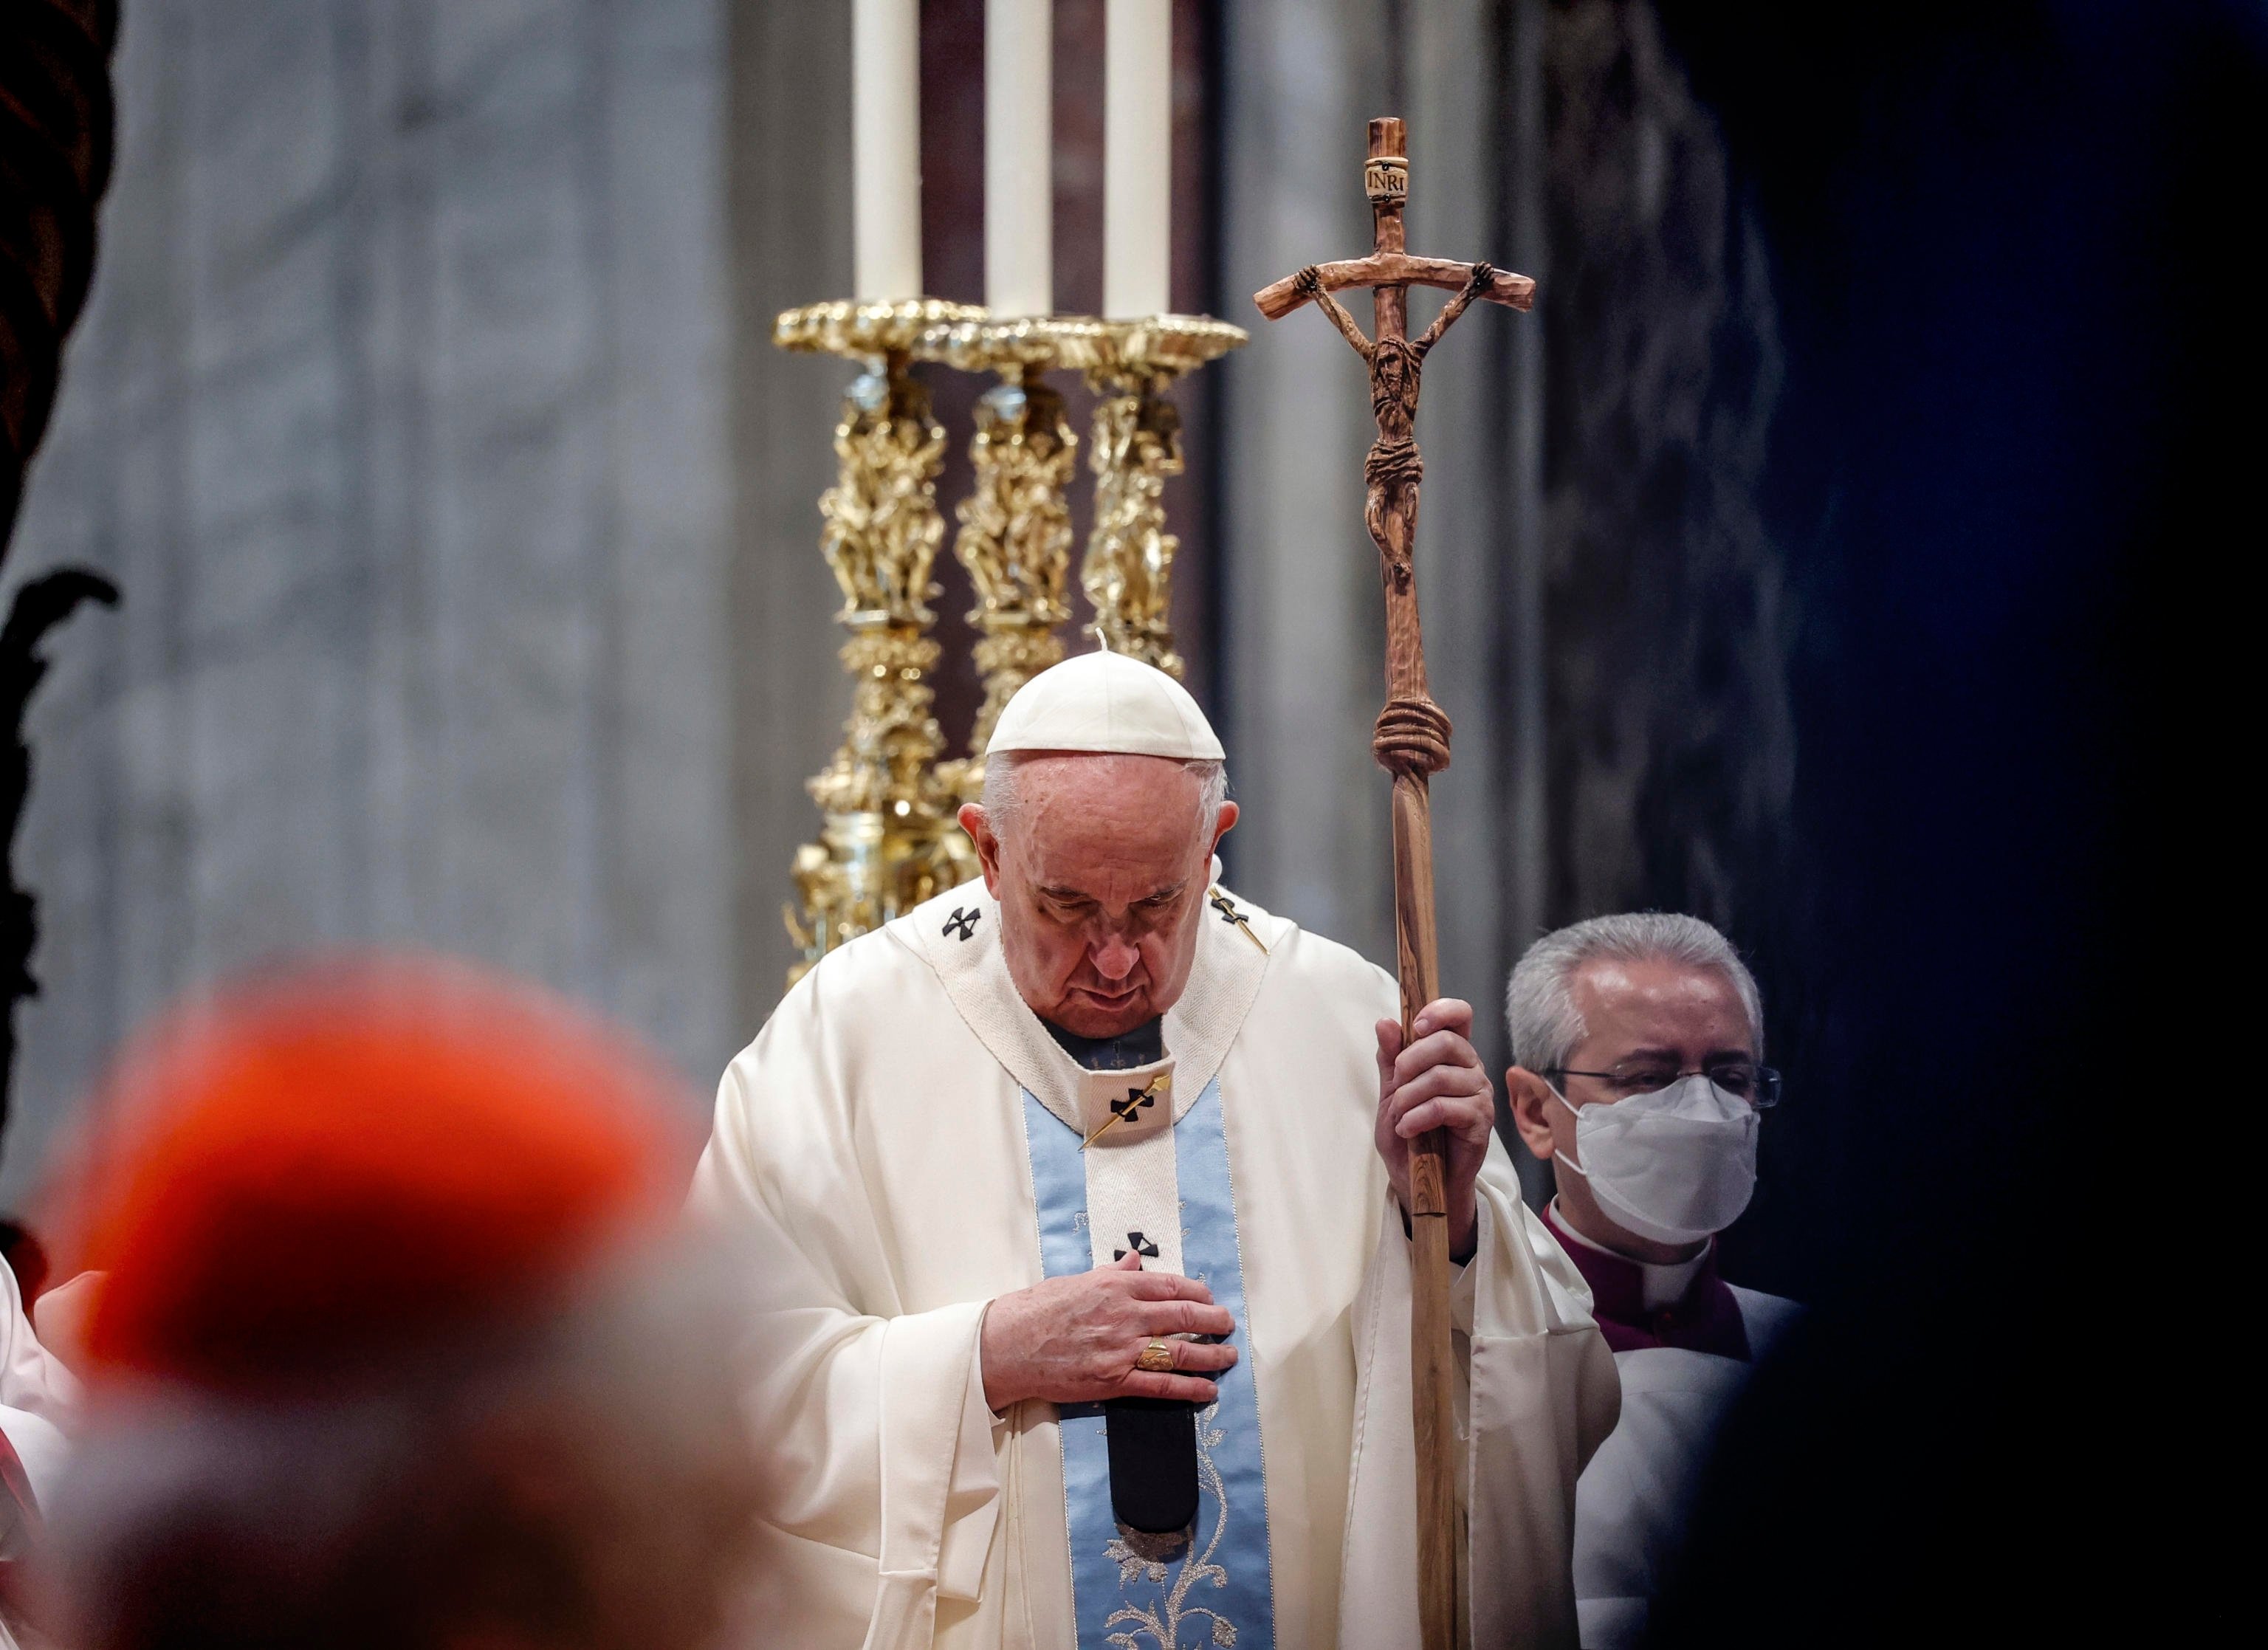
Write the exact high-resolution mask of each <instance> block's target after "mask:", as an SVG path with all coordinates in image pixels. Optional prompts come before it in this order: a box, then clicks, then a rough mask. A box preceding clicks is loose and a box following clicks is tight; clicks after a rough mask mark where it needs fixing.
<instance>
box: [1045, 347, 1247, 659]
mask: <svg viewBox="0 0 2268 1650" xmlns="http://www.w3.org/2000/svg"><path fill="white" fill-rule="evenodd" d="M1083 327H1084V331H1083V333H1082V335H1081V338H1080V343H1079V359H1078V362H1077V364H1078V365H1079V366H1080V367H1082V368H1083V369H1084V371H1085V372H1086V379H1087V383H1088V385H1089V386H1090V387H1092V388H1093V389H1094V392H1095V393H1096V394H1097V395H1099V396H1100V397H1101V400H1099V401H1097V402H1096V403H1095V409H1094V433H1093V438H1092V445H1091V446H1090V447H1089V450H1088V457H1087V463H1088V466H1089V468H1092V469H1093V471H1094V529H1093V530H1092V531H1091V532H1090V533H1089V534H1088V535H1087V541H1086V556H1085V558H1084V560H1083V561H1082V562H1081V564H1080V566H1079V585H1080V587H1081V588H1082V589H1083V590H1085V591H1086V599H1087V600H1088V601H1089V602H1090V603H1091V604H1093V606H1094V622H1093V623H1092V624H1090V625H1088V626H1087V627H1086V633H1087V634H1088V635H1089V636H1092V637H1094V639H1095V640H1096V642H1097V643H1098V644H1100V645H1101V646H1103V647H1107V648H1108V649H1109V650H1110V651H1111V652H1115V653H1125V654H1127V655H1129V656H1130V657H1131V658H1135V659H1141V660H1142V661H1143V662H1144V663H1145V664H1150V665H1154V666H1156V667H1158V668H1159V669H1160V670H1162V671H1164V672H1166V673H1167V674H1169V675H1171V676H1173V677H1175V679H1177V680H1178V679H1179V678H1180V676H1181V675H1182V670H1183V665H1182V656H1181V654H1180V653H1179V652H1176V651H1175V645H1174V626H1173V611H1172V609H1173V570H1174V556H1175V553H1176V552H1177V551H1178V550H1179V549H1181V541H1180V539H1179V538H1177V537H1176V536H1175V534H1171V533H1168V532H1167V530H1166V506H1165V490H1166V482H1167V481H1168V480H1169V479H1171V478H1172V477H1174V476H1175V475H1180V474H1181V473H1182V468H1183V461H1182V415H1181V410H1180V409H1179V408H1177V407H1175V405H1174V403H1173V401H1171V400H1170V399H1168V398H1167V389H1168V388H1169V387H1171V386H1172V384H1173V381H1174V380H1175V379H1177V378H1179V377H1180V376H1181V375H1182V373H1184V372H1191V371H1193V370H1195V369H1196V368H1197V367H1200V366H1203V365H1204V364H1205V363H1207V362H1209V361H1212V360H1216V359H1218V358H1219V357H1221V356H1224V355H1226V354H1227V353H1228V352H1229V351H1230V350H1233V349H1235V348H1237V347H1238V346H1239V345H1241V344H1242V343H1245V342H1246V340H1247V338H1248V336H1249V335H1248V334H1247V333H1246V332H1245V330H1244V329H1243V328H1241V327H1233V326H1231V325H1229V324H1228V323H1227V322H1226V321H1222V320H1212V319H1211V317H1210V316H1203V315H1152V316H1148V317H1145V318H1144V319H1141V320H1097V321H1089V322H1086V323H1083Z"/></svg>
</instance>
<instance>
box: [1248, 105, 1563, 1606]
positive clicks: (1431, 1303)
mask: <svg viewBox="0 0 2268 1650" xmlns="http://www.w3.org/2000/svg"><path fill="white" fill-rule="evenodd" d="M1363 191H1364V193H1365V194H1366V195H1368V196H1369V197H1370V210H1371V217H1372V220H1373V224H1374V225H1375V227H1376V231H1377V249H1376V250H1375V251H1373V253H1372V254H1370V256H1368V257H1367V258H1354V259H1350V260H1348V261H1345V262H1344V263H1323V264H1310V265H1308V266H1307V268H1306V269H1302V270H1300V272H1299V273H1298V274H1297V275H1293V276H1287V277H1285V279H1283V280H1281V281H1278V282H1277V283H1276V284H1274V285H1273V286H1270V287H1265V288H1263V289H1262V290H1261V291H1258V292H1256V293H1254V294H1253V301H1254V302H1255V303H1256V304H1257V305H1259V306H1260V313H1262V314H1263V315H1265V316H1267V317H1268V319H1269V320H1280V319H1281V318H1282V317H1284V316H1285V315H1288V314H1290V313H1292V311H1293V310H1295V309H1297V308H1299V307H1300V306H1301V305H1302V304H1309V303H1312V304H1314V305H1316V306H1319V307H1320V308H1321V309H1322V312H1323V313H1324V314H1326V315H1327V316H1329V318H1330V321H1331V324H1332V325H1333V326H1335V327H1337V328H1338V329H1339V331H1340V332H1341V333H1343V334H1344V335H1345V337H1346V341H1347V342H1348V343H1351V344H1352V345H1353V346H1354V348H1355V352H1356V353H1357V354H1359V356H1361V357H1362V358H1363V360H1364V362H1365V363H1366V365H1368V366H1369V368H1370V409H1371V412H1372V414H1373V416H1375V417H1376V418H1377V420H1378V438H1377V439H1376V440H1375V441H1373V442H1372V443H1371V445H1370V456H1369V457H1368V458H1366V460H1364V461H1363V467H1362V475H1363V480H1364V482H1366V484H1367V486H1368V489H1369V499H1368V502H1367V504H1366V506H1365V508H1364V517H1365V519H1366V522H1367V524H1368V526H1369V527H1370V537H1371V541H1372V542H1373V543H1374V544H1376V545H1377V546H1378V557H1379V571H1380V572H1381V574H1382V575H1383V577H1384V579H1385V583H1386V709H1385V710H1384V711H1381V712H1380V713H1379V718H1378V726H1377V727H1376V729H1375V731H1374V732H1373V733H1372V736H1371V746H1370V748H1371V754H1372V755H1374V756H1376V757H1377V759H1378V763H1379V766H1381V768H1384V769H1385V770H1387V772H1388V773H1389V774H1391V775H1393V776H1394V919H1395V937H1396V949H1397V953H1398V954H1397V958H1396V961H1397V962H1398V963H1399V972H1400V975H1401V980H1402V1035H1403V1040H1404V1042H1405V1043H1406V1042H1407V1041H1408V1039H1409V1036H1410V1026H1411V1022H1412V1021H1413V1020H1415V1019H1416V1018H1417V1015H1418V1010H1419V1009H1421V1008H1423V1007H1424V1006H1425V1005H1426V1004H1428V1003H1430V1002H1432V1000H1433V999H1434V998H1437V997H1439V996H1440V963H1439V960H1438V958H1437V957H1436V955H1435V951H1434V936H1433V816H1432V797H1431V792H1430V791H1429V789H1428V786H1429V784H1430V781H1431V779H1432V776H1433V775H1434V774H1436V773H1439V772H1440V770H1442V769H1444V768H1446V767H1447V766H1448V765H1449V718H1447V716H1446V715H1444V714H1443V713H1442V711H1441V707H1440V705H1438V704H1435V703H1433V699H1432V695H1431V694H1429V693H1428V692H1427V691H1426V689H1425V638H1424V637H1423V636H1422V635H1420V634H1419V632H1418V580H1417V573H1416V570H1415V568H1414V567H1413V566H1412V564H1411V562H1410V551H1411V549H1413V547H1414V546H1415V544H1416V542H1417V538H1418V480H1419V478H1420V477H1421V476H1422V475H1423V474H1424V471H1425V466H1424V464H1423V463H1422V462H1421V461H1420V460H1419V459H1418V439H1417V424H1418V376H1419V373H1420V372H1422V370H1423V369H1424V367H1425V357H1426V355H1427V353H1428V352H1429V351H1431V350H1432V348H1433V346H1434V345H1435V344H1437V343H1440V341H1441V335H1442V334H1444V333H1446V332H1447V331H1448V329H1449V328H1451V327H1453V326H1454V325H1455V324H1456V320H1457V317H1458V316H1460V315H1462V314H1463V313H1465V310H1466V307H1467V306H1469V305H1470V304H1471V303H1472V301H1473V300H1474V299H1475V298H1486V299H1488V300H1489V301H1490V302H1491V303H1494V304H1505V305H1508V306H1511V307H1512V308H1513V309H1526V308H1528V306H1530V305H1532V304H1533V303H1534V302H1535V282H1533V281H1531V280H1529V279H1528V277H1527V276H1524V275H1513V274H1509V273H1507V272H1506V271H1504V270H1500V269H1492V268H1491V267H1490V266H1489V265H1488V264H1485V263H1454V262H1452V261H1449V260H1448V259H1446V258H1416V257H1412V256H1410V254H1409V253H1407V252H1405V251H1404V250H1403V228H1402V208H1403V203H1404V202H1406V201H1407V200H1408V199H1409V196H1410V162H1409V158H1408V151H1407V149H1406V148H1405V147H1404V144H1403V126H1402V122H1401V121H1400V120H1398V119H1395V118H1391V117H1389V118H1387V119H1384V120H1376V121H1373V122H1371V123H1370V156H1369V159H1368V161H1367V163H1366V165H1365V166H1364V168H1363ZM1413 285H1420V286H1438V287H1445V288H1447V289H1448V290H1449V291H1451V293H1452V294H1453V296H1452V297H1451V298H1450V299H1449V301H1448V302H1447V304H1446V305H1444V306H1442V309H1441V313H1440V314H1439V315H1436V316H1435V317H1434V318H1433V324H1432V326H1430V327H1428V328H1425V331H1424V332H1423V333H1422V334H1420V335H1418V337H1417V338H1416V339H1415V340H1412V339H1410V337H1409V336H1408V322H1409V299H1410V287H1411V286H1413ZM1351 286H1366V287H1369V288H1370V289H1371V295H1372V299H1373V303H1374V305H1375V306H1376V310H1375V313H1376V317H1377V328H1378V336H1377V337H1376V338H1375V339H1373V338H1368V337H1366V336H1364V335H1363V330H1362V328H1360V327H1359V326H1357V325H1356V324H1355V320H1354V317H1353V316H1351V315H1350V314H1348V313H1347V312H1346V310H1345V308H1344V306H1342V305H1341V304H1340V303H1339V301H1338V299H1337V298H1334V297H1332V296H1331V294H1332V292H1333V291H1336V290H1337V289H1338V288H1340V287H1351ZM1446 1146H1447V1142H1446V1141H1445V1140H1444V1139H1443V1138H1442V1134H1441V1131H1440V1130H1435V1131H1432V1132H1431V1133H1428V1134H1426V1135H1424V1136H1422V1137H1421V1138H1419V1139H1418V1143H1417V1147H1416V1149H1415V1150H1414V1151H1413V1152H1412V1153H1410V1205H1411V1206H1410V1242H1411V1249H1412V1251H1413V1253H1412V1255H1411V1272H1412V1300H1411V1307H1410V1386H1411V1389H1412V1396H1413V1398H1414V1401H1415V1404H1416V1411H1417V1413H1416V1417H1415V1420H1416V1427H1417V1442H1418V1624H1419V1628H1420V1631H1421V1633H1422V1635H1423V1642H1424V1644H1425V1650H1453V1646H1457V1645H1459V1644H1461V1643H1462V1642H1463V1640H1464V1639H1465V1638H1466V1633H1465V1632H1464V1621H1463V1619H1462V1612H1461V1611H1460V1610H1459V1609H1458V1607H1457V1595H1458V1586H1457V1569H1458V1556H1459V1554H1460V1553H1461V1552H1462V1550H1463V1547H1464V1536H1463V1530H1462V1527H1461V1524H1460V1521H1459V1520H1458V1517H1457V1461H1456V1447H1457V1426H1456V1410H1455V1394H1454V1388H1453V1385H1452V1382H1453V1381H1454V1367H1453V1366H1452V1363H1451V1358H1452V1355H1453V1354H1452V1351H1451V1346H1450V1340H1449V1231H1448V1227H1449V1222H1448V1212H1449V1206H1448V1198H1447V1193H1446V1187H1445V1185H1444V1178H1445V1177H1444V1175H1443V1169H1442V1164H1443V1158H1444V1153H1445V1148H1446Z"/></svg>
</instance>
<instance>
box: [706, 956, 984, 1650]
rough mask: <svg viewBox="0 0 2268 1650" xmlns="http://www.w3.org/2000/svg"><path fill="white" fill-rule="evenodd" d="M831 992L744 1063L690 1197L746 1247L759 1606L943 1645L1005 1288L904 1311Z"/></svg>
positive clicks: (771, 1635)
mask: <svg viewBox="0 0 2268 1650" xmlns="http://www.w3.org/2000/svg"><path fill="white" fill-rule="evenodd" d="M816 1018H817V1015H816V1013H815V1012H814V992H813V991H812V989H811V982H809V981H806V983H805V984H804V985H803V986H802V987H799V989H798V990H797V991H792V992H791V993H790V994H789V998H788V999H787V1001H786V1002H784V1003H783V1004H782V1005H781V1007H780V1009H779V1012H778V1013H776V1014H775V1015H774V1016H773V1019H772V1021H771V1023H770V1024H769V1025H768V1026H767V1027H766V1028H765V1030H764V1033H763V1035H762V1036H761V1037H759V1038H758V1040H757V1042H756V1043H755V1046H754V1047H753V1048H752V1049H750V1050H748V1051H747V1053H744V1054H743V1055H742V1056H741V1057H740V1058H739V1059H738V1060H736V1061H734V1062H733V1065H732V1066H731V1068H730V1069H728V1070H727V1071H726V1072H725V1079H724V1081H723V1083H722V1085H721V1086H720V1087H719V1089H718V1100H717V1119H716V1130H715V1133H714V1134H713V1135H712V1137H711V1140H710V1143H709V1147H708V1150H707V1151H706V1152H705V1153H703V1157H702V1160H701V1166H700V1168H699V1169H698V1170H697V1171H696V1174H695V1177H694V1184H693V1191H692V1196H691V1200H690V1206H691V1210H692V1212H693V1214H694V1216H695V1218H696V1219H698V1220H700V1221H701V1222H702V1223H703V1224H704V1225H708V1226H712V1227H714V1228H716V1229H718V1231H720V1232H722V1233H724V1234H727V1235H728V1237H729V1238H730V1239H731V1240H732V1241H735V1242H736V1243H739V1244H742V1245H745V1246H746V1249H747V1255H746V1258H745V1262H744V1264H745V1267H746V1272H747V1278H748V1281H749V1285H750V1292H751V1295H752V1299H751V1300H750V1306H751V1307H752V1310H753V1317H752V1322H753V1324H754V1326H755V1327H754V1329H753V1330H752V1332H751V1335H750V1337H749V1339H748V1343H747V1355H748V1374H749V1401H748V1411H747V1412H748V1418H749V1425H750V1428H751V1432H752V1434H753V1437H754V1440H755V1448H756V1451H757V1456H758V1459H759V1462H761V1463H762V1477H763V1480H764V1484H765V1490H764V1497H765V1504H764V1506H763V1509H762V1518H763V1526H764V1527H763V1528H762V1531H761V1532H760V1536H759V1549H760V1550H759V1552H758V1555H757V1565H756V1568H757V1572H758V1573H757V1576H756V1587H757V1594H758V1597H757V1600H756V1607H757V1609H759V1611H760V1612H761V1614H760V1615H759V1616H758V1617H757V1619H758V1620H759V1621H761V1622H762V1624H763V1626H764V1628H765V1631H766V1635H767V1638H768V1639H770V1641H771V1642H777V1643H781V1644H798V1645H813V1646H827V1645H842V1644H858V1643H861V1642H863V1643H864V1644H865V1646H868V1647H869V1650H886V1647H887V1650H896V1647H899V1646H907V1647H911V1646H928V1645H929V1644H930V1643H931V1641H932V1636H933V1632H934V1623H935V1617H936V1610H937V1601H938V1598H939V1595H940V1593H942V1594H943V1595H945V1596H946V1597H948V1598H962V1597H966V1598H972V1599H973V1598H974V1597H975V1596H976V1593H977V1590H978V1588H979V1587H980V1586H981V1580H982V1577H983V1570H984V1563H985V1558H986V1555H987V1553H988V1551H989V1550H990V1546H991V1543H992V1540H993V1536H994V1532H995V1527H996V1525H997V1524H998V1520H999V1504H1000V1479H999V1474H998V1466H997V1456H996V1447H995V1437H994V1422H993V1419H992V1417H991V1414H990V1411H989V1410H988V1409H987V1407H986V1405H985V1403H984V1390H983V1378H982V1373H981V1363H980V1353H981V1343H980V1334H981V1330H982V1325H983V1316H984V1311H985V1307H986V1305H987V1302H985V1301H983V1300H972V1301H968V1302H965V1303H961V1304H956V1305H953V1306H948V1307H939V1308H937V1309H934V1310H931V1311H926V1312H911V1313H901V1312H898V1311H896V1310H895V1306H896V1302H895V1299H894V1298H891V1295H892V1292H891V1289H890V1285H889V1283H888V1267H887V1263H886V1261H885V1259H884V1257H883V1256H881V1255H880V1252H879V1243H878V1241H877V1239H876V1235H875V1233H876V1227H875V1222H874V1220H873V1209H872V1207H871V1205H870V1203H869V1200H868V1198H867V1197H866V1195H865V1188H864V1186H863V1185H862V1183H861V1181H860V1177H859V1172H858V1153H857V1152H856V1150H855V1149H854V1146H853V1144H852V1142H851V1138H850V1134H851V1131H850V1128H849V1124H848V1118H847V1109H846V1104H845V1101H844V1097H843V1094H841V1093H840V1092H839V1091H840V1086H839V1085H838V1083H837V1082H836V1079H835V1073H834V1072H832V1071H831V1070H830V1065H831V1061H830V1059H829V1054H830V1050H829V1049H828V1046H827V1044H826V1042H824V1041H823V1040H822V1039H821V1038H820V1037H819V1036H817V1035H814V1031H815V1028H814V1026H813V1025H812V1024H811V1023H810V1022H812V1021H813V1020H815V1019H816ZM759 1143H761V1149H759ZM862 1627H863V1628H864V1630H865V1631H864V1632H863V1634H862V1633H861V1632H858V1631H857V1630H858V1628H862Z"/></svg>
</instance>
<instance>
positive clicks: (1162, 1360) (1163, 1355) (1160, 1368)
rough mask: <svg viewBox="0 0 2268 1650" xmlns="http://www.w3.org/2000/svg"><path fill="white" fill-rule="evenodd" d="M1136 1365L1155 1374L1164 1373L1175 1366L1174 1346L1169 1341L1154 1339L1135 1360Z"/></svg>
mask: <svg viewBox="0 0 2268 1650" xmlns="http://www.w3.org/2000/svg"><path fill="white" fill-rule="evenodd" d="M1134 1367H1135V1368H1137V1369H1146V1370H1148V1371H1149V1372H1150V1373H1151V1374H1153V1375H1162V1374H1168V1373H1170V1372H1171V1370H1172V1369H1173V1367H1174V1348H1173V1344H1172V1343H1171V1342H1168V1341H1152V1342H1151V1343H1150V1344H1148V1345H1147V1346H1145V1347H1144V1348H1143V1349H1142V1355H1141V1356H1140V1357H1139V1358H1138V1359H1135V1360H1134Z"/></svg>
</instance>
